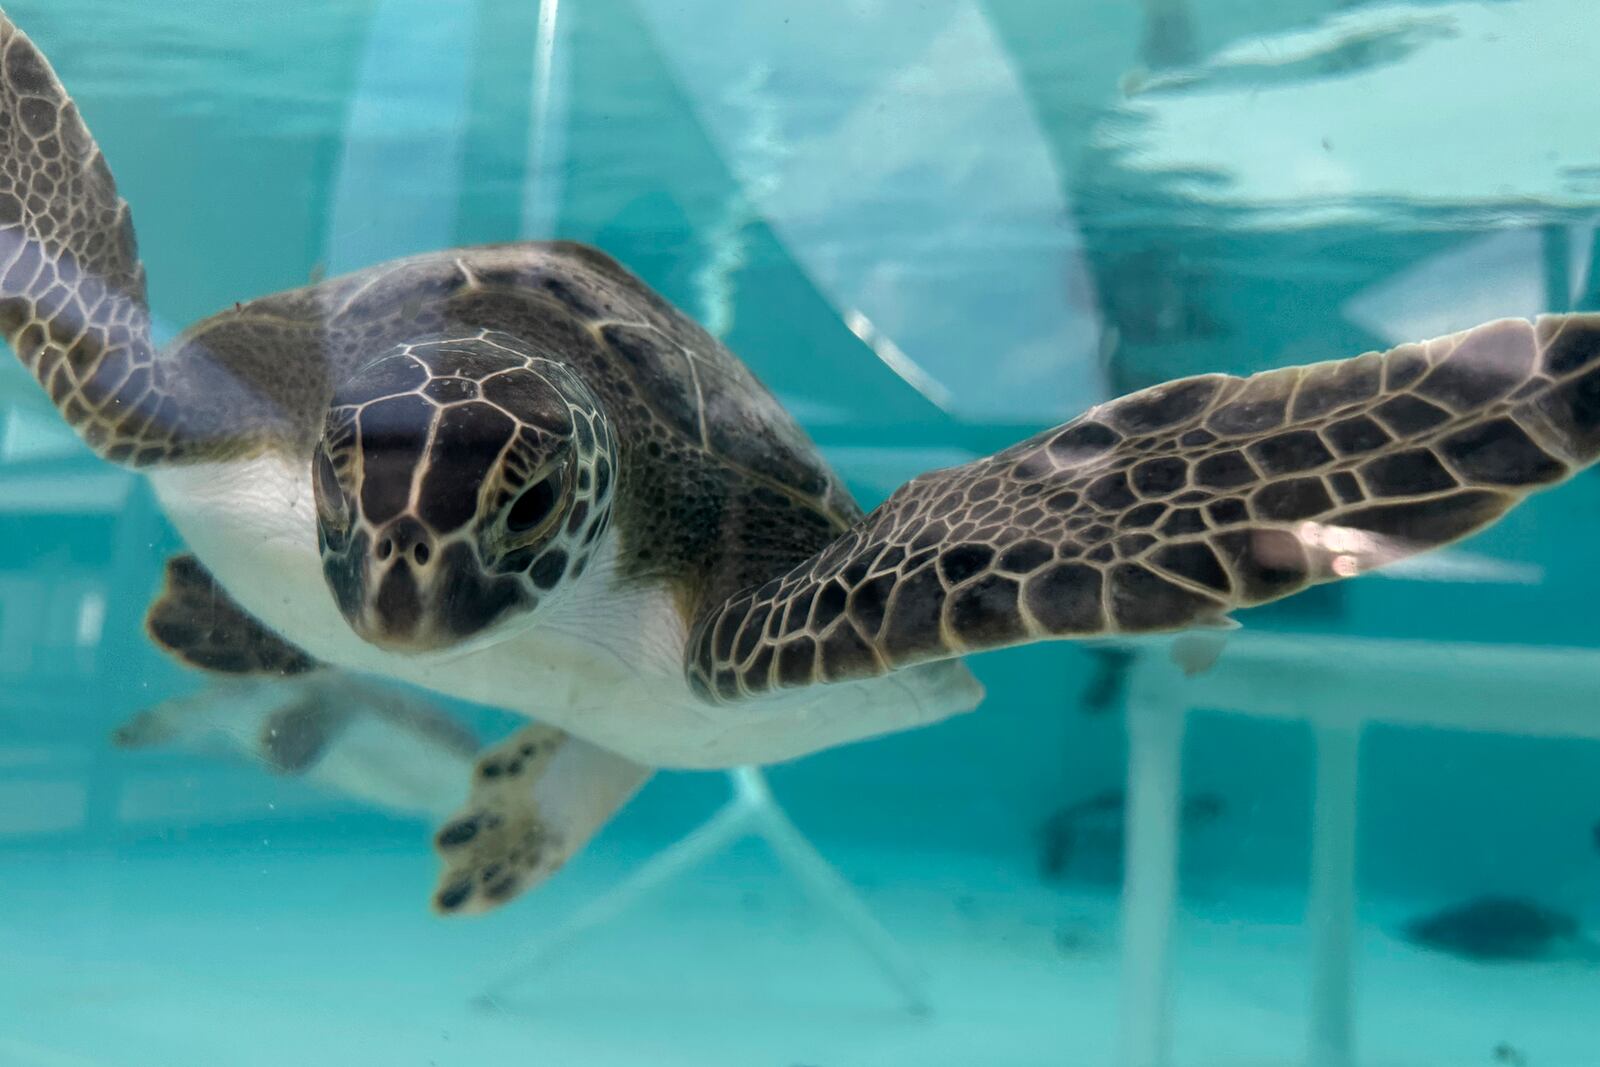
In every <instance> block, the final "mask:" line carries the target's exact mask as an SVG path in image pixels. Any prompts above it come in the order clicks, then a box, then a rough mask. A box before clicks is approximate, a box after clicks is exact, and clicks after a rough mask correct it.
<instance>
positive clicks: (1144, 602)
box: [0, 19, 1600, 913]
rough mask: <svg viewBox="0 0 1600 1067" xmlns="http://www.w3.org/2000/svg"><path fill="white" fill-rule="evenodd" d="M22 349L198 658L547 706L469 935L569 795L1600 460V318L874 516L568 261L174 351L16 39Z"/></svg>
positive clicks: (490, 831) (987, 467)
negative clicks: (179, 543) (108, 482)
mask: <svg viewBox="0 0 1600 1067" xmlns="http://www.w3.org/2000/svg"><path fill="white" fill-rule="evenodd" d="M0 330H3V332H4V334H5V336H6V338H7V339H8V340H9V342H10V343H11V345H12V347H13V348H14V349H15V350H16V353H17V355H18V356H19V357H20V358H21V360H22V362H23V364H24V365H25V366H26V367H27V368H28V370H30V371H31V372H32V373H33V375H34V376H35V377H36V378H37V379H38V381H39V382H40V384H41V385H42V386H43V387H44V388H45V390H46V391H47V392H48V393H49V395H50V397H51V398H52V399H53V400H54V402H55V404H56V407H57V408H58V409H59V411H60V412H61V415H62V417H63V418H65V419H66V420H67V422H68V423H70V424H71V425H72V426H73V427H74V428H75V429H76V430H77V432H78V433H79V434H80V435H81V436H82V438H83V440H85V441H86V442H87V443H88V444H89V445H90V446H91V447H92V448H93V449H94V450H95V451H96V452H98V453H99V454H100V455H101V456H103V457H104V458H106V459H107V460H110V461H112V462H116V463H120V464H124V465H126V466H129V467H132V468H135V469H138V470H140V471H143V472H145V473H147V474H148V476H149V478H150V481H151V483H152V484H153V486H154V489H155V492H156V493H157V495H158V497H159V499H160V501H161V503H162V505H163V507H164V509H165V511H166V512H167V514H168V516H169V517H170V518H171V520H172V522H173V523H174V524H175V526H176V527H177V528H178V530H179V532H180V533H181V534H182V535H183V536H184V538H185V540H186V541H187V542H188V545H189V547H190V550H191V551H192V552H193V554H194V557H195V558H194V560H193V561H191V562H190V563H188V564H186V565H184V566H180V567H175V568H173V569H172V570H171V571H170V572H169V579H168V585H167V588H166V589H165V590H164V591H163V593H162V595H161V596H160V598H159V599H158V601H157V602H156V604H155V606H154V607H153V608H152V609H151V617H150V627H149V628H150V631H151V633H152V635H153V636H154V638H155V639H156V640H157V641H158V642H160V643H161V644H162V645H164V646H165V647H167V648H169V649H171V650H172V651H173V652H174V653H175V654H177V655H178V656H180V657H182V658H184V659H185V660H187V661H188V662H191V663H194V664H196V665H198V666H201V667H204V668H207V669H210V670H214V671H221V672H231V673H235V674H240V673H242V674H249V673H252V672H268V673H284V672H287V673H291V674H293V673H309V672H313V671H316V670H319V669H325V668H326V666H327V665H331V666H333V667H336V668H339V669H343V670H350V671H356V672H366V673H371V674H376V675H382V676H386V677H390V678H394V679H399V680H402V681H408V682H412V683H416V684H418V685H421V686H424V687H429V688H432V689H435V690H439V691H442V692H445V693H447V694H450V695H453V696H456V697H461V698H466V699H470V700H475V701H480V702H483V703H487V704H492V705H498V706H501V707H505V708H509V709H513V710H515V711H517V712H521V713H524V714H526V715H528V716H529V717H532V718H536V719H537V720H538V725H534V726H531V727H528V728H527V729H526V730H525V731H523V732H521V733H518V734H514V735H513V736H512V737H510V738H508V739H506V740H505V741H503V742H501V743H500V744H499V745H498V746H496V747H495V748H494V749H492V750H490V751H489V752H488V753H487V754H486V755H485V756H484V757H483V758H482V760H481V761H480V762H479V764H478V766H477V769H476V771H475V773H474V776H473V785H472V793H471V797H470V799H469V800H468V802H467V805H466V808H465V810H464V811H463V812H462V813H461V814H460V815H459V816H457V817H456V818H454V819H452V820H450V821H449V822H447V823H446V824H445V825H444V826H443V827H442V828H441V830H440V831H439V833H438V835H437V838H436V844H437V846H438V847H439V849H440V852H441V854H442V856H443V858H444V865H445V871H444V875H443V878H442V880H441V882H440V885H439V888H438V890H437V891H436V893H435V895H434V901H435V904H436V906H437V907H438V908H439V909H440V910H441V911H445V912H455V913H461V912H470V911H479V910H483V909H485V908H488V907H491V906H493V905H495V904H497V903H500V902H502V901H504V900H507V899H509V898H510V897H512V896H513V895H515V894H516V893H517V892H518V891H519V890H521V889H522V888H525V887H526V886H528V885H530V884H532V883H533V882H535V881H537V880H538V879H539V878H540V877H542V876H543V875H545V874H547V873H548V872H549V871H550V870H551V869H553V867H554V866H555V865H557V864H558V863H559V862H560V859H561V858H564V857H565V856H566V855H569V854H570V853H571V852H572V850H573V849H575V848H576V847H579V846H581V844H582V836H583V834H584V833H586V832H588V831H587V830H578V831H571V832H567V836H563V833H564V831H562V830H561V829H559V828H557V827H558V824H553V823H552V822H551V821H550V820H549V819H548V817H547V816H546V814H545V811H546V806H547V805H548V804H550V803H552V802H553V801H552V800H551V799H550V798H559V799H560V800H561V801H562V802H563V803H568V804H571V805H574V806H576V807H577V808H581V809H582V810H583V811H584V812H586V813H587V814H586V816H585V818H584V819H574V820H571V821H570V825H575V826H587V825H590V824H592V825H598V822H599V821H600V820H603V818H604V817H605V815H606V814H608V813H609V812H610V810H611V809H613V808H614V807H616V806H617V805H618V804H620V803H622V802H623V800H625V799H626V798H627V797H628V796H629V795H630V794H631V793H632V791H633V790H634V789H636V788H637V787H638V785H639V784H640V782H642V781H643V780H644V778H645V776H646V775H647V774H648V773H649V772H648V768H650V767H654V766H663V765H670V766H679V767H723V766H728V765H731V764H740V763H766V762H772V761H776V760H783V759H788V758H791V757H796V756H800V755H803V754H806V753H809V752H812V751H814V750H817V749H820V748H824V747H827V746H830V745H837V744H840V743H843V742H847V741H851V740H854V739H858V738H863V737H867V736H870V735H874V734H882V733H885V732H887V731H893V730H902V729H906V728H909V727H915V726H920V725H923V724H927V723H932V722H935V721H938V720H940V719H943V718H946V717H948V716H950V715H953V714H955V713H958V712H962V711H966V710H968V709H970V708H972V707H974V706H975V705H976V704H977V703H978V701H979V699H980V697H981V695H982V690H981V689H980V687H979V685H978V684H977V682H976V681H975V680H974V679H973V677H972V676H971V675H970V674H969V673H968V672H967V670H966V668H965V667H964V666H962V664H961V662H960V659H959V657H960V656H961V655H962V654H964V653H969V652H977V651H981V650H984V649H991V648H998V647H1001V646H1005V645H1013V644H1017V643H1021V642H1027V641H1035V640H1041V639H1045V638H1090V637H1096V636H1100V637H1104V636H1107V635H1128V634H1143V633H1158V632H1168V631H1173V632H1176V631H1182V630H1186V629H1192V628H1196V627H1202V628H1203V627H1215V626H1219V625H1223V624H1224V621H1225V619H1226V617H1227V614H1228V612H1230V611H1232V610H1233V609H1235V608H1240V607H1247V606H1250V605H1255V604H1261V603H1265V602H1267V601H1271V600H1275V599H1277V598H1279V597H1283V596H1287V595H1289V594H1291V593H1294V592H1296V591H1298V590H1301V589H1304V588H1305V587H1307V586H1308V585H1311V584H1314V583H1317V582H1325V581H1332V580H1335V579H1338V578H1343V577H1349V576H1352V575H1355V574H1358V573H1360V572H1361V571H1363V570H1366V569H1370V568H1371V567H1374V566H1377V565H1378V564H1380V563H1382V562H1384V561H1386V560H1388V559H1391V558H1394V557H1396V556H1398V555H1404V554H1407V553H1411V552H1416V551H1421V550H1423V549H1427V548H1431V547H1434V546H1437V545H1441V544H1444V543H1447V542H1450V541H1454V540H1456V539H1458V538H1461V537H1464V536H1466V535H1467V534H1469V533H1472V532H1473V531H1475V530H1478V529H1480V528H1482V527H1484V526H1486V525H1488V524H1489V523H1491V522H1493V521H1494V520H1495V519H1497V518H1498V517H1499V516H1500V515H1502V514H1503V513H1504V512H1505V511H1506V510H1507V509H1508V508H1510V507H1511V506H1513V505H1514V504H1516V503H1517V502H1518V501H1519V500H1521V499H1522V497H1524V496H1525V495H1526V494H1528V493H1529V492H1531V491H1533V490H1535V489H1537V488H1540V487H1543V486H1547V485H1550V484H1553V483H1555V482H1559V481H1561V480H1563V479H1564V478H1566V477H1568V476H1569V475H1570V474H1572V473H1573V472H1574V471H1575V470H1577V469H1579V468H1581V467H1584V466H1586V465H1587V464H1589V463H1591V462H1592V461H1593V460H1594V459H1595V458H1596V454H1597V452H1600V318H1596V317H1592V316H1582V315H1573V316H1558V317H1546V318H1542V319H1540V320H1539V321H1538V322H1537V323H1528V322H1524V321H1500V322H1494V323H1490V324H1487V325H1484V326H1480V327H1478V328H1476V329H1472V330H1468V331H1466V332H1463V333H1458V334H1454V335H1452V336H1449V337H1444V338H1440V339H1438V340H1434V341H1430V342H1427V343H1424V344H1408V345H1402V346H1400V347H1398V348H1396V349H1394V350H1392V351H1390V352H1387V353H1368V354H1366V355H1362V356H1358V357H1355V358H1352V359H1348V360H1343V361H1339V362H1332V363H1324V364H1318V365H1314V366H1307V367H1297V368H1289V369H1286V370H1278V371H1271V372H1267V373H1262V374H1257V375H1254V376H1252V377H1248V378H1237V377H1229V376H1226V375H1220V374H1211V375H1202V376H1199V377H1193V378H1186V379H1183V380H1179V381H1174V382H1169V383H1167V384H1164V385H1159V386H1156V387H1153V388H1150V389H1145V390H1143V391H1141V392H1138V393H1134V394H1132V395H1129V396H1125V397H1123V398H1121V399H1118V400H1113V401H1110V402H1108V403H1105V404H1101V405H1099V406H1097V407H1095V408H1093V409H1092V410H1090V411H1088V412H1087V413H1085V414H1084V415H1082V416H1080V417H1079V418H1077V419H1074V420H1073V421H1071V422H1069V423H1067V424H1065V425H1064V426H1062V427H1058V428H1055V429H1051V430H1047V431H1045V432H1043V433H1040V434H1038V435H1037V436H1035V437H1032V438H1030V439H1028V440H1026V441H1023V442H1021V443H1020V444H1017V445H1015V446H1013V447H1011V448H1007V449H1005V450H1004V451H1002V452H999V453H997V454H995V455H992V456H988V457H986V458H983V459H980V460H977V461H975V462H972V463H968V464H966V465H965V466H961V467H955V468H951V469H948V470H940V471H933V472H930V473H927V474H923V475H921V476H919V477H917V478H915V479H913V480H912V481H911V482H909V483H907V484H906V485H905V486H903V487H901V488H900V489H899V490H897V491H896V492H895V493H894V494H893V495H892V496H891V497H890V498H889V499H888V500H887V501H886V502H885V503H884V504H882V505H881V506H880V507H878V508H877V509H876V510H875V511H873V512H871V513H870V514H864V513H863V512H862V510H861V509H860V508H858V507H857V505H856V504H855V502H854V501H853V500H851V498H850V496H849V494H848V493H847V492H846V491H845V489H844V487H843V486H842V484H841V483H840V481H839V479H838V478H837V477H836V476H835V475H834V474H833V472H832V471H830V470H829V468H828V467H827V466H826V464H825V463H824V462H823V461H822V459H821V458H820V457H819V456H818V454H817V452H816V450H815V449H814V448H813V446H812V445H811V444H810V442H809V441H808V439H807V438H806V436H805V434H804V433H803V432H802V431H801V429H800V427H799V426H798V425H797V424H796V423H795V421H794V420H793V419H792V418H791V417H790V416H789V415H788V414H786V413H785V412H784V411H783V409H782V408H781V407H780V406H779V404H778V403H777V401H776V400H775V399H774V398H773V396H772V395H771V394H770V393H768V392H767V391H766V390H765V389H764V388H763V387H762V386H761V385H760V384H759V383H758V382H757V381H756V379H755V377H754V376H753V375H752V374H751V372H750V371H749V370H748V369H747V368H746V367H745V366H744V365H743V364H742V363H740V362H739V361H738V360H737V359H736V358H735V357H734V356H733V355H732V354H731V353H729V352H728V351H727V349H725V348H724V347H723V346H722V345H721V344H719V343H717V342H716V341H715V340H714V339H713V338H711V337H710V336H709V335H708V334H707V333H706V332H705V331H703V330H702V329H700V328H699V327H698V326H696V325H695V324H694V323H693V322H691V321H690V320H689V319H688V318H687V317H685V316H684V315H682V314H681V313H680V312H678V311H677V310H675V309H674V308H673V307H672V306H671V305H669V304H668V303H667V302H666V301H665V300H663V299H662V298H661V297H659V296H657V295H656V294H655V293H654V292H652V291H651V290H650V288H649V287H648V286H646V285H645V284H644V283H643V282H642V281H640V280H639V279H637V278H636V277H634V276H633V275H632V274H630V273H629V272H628V271H626V270H625V269H624V268H622V267H621V266H619V265H618V264H617V263H616V262H615V261H613V260H612V259H610V258H609V257H607V256H606V255H604V254H603V253H601V252H598V251H596V250H594V249H592V248H587V247H583V246H580V245H576V244H570V243H562V242H548V243H519V244H501V245H492V246H486V247H476V248H460V249H455V250H452V251H446V252H438V253H433V254H429V255H420V256H415V257H412V258H408V259H403V260H400V261H397V262H393V263H387V264H383V265H381V266H377V267H372V268H369V269H367V270H363V271H360V272H359V273H356V274H352V275H347V276H344V277H337V278H329V279H327V280H324V281H321V282H319V283H318V284H315V285H312V286H309V287H306V288H301V289H296V290H293V291H290V292H285V293H279V294H277V295H273V296H268V297H263V298H260V299H256V300H251V301H249V302H247V303H242V304H238V305H235V306H233V307H230V308H227V309H225V310H224V311H222V312H221V313H219V314H217V315H214V316H213V317H211V318H209V319H206V320H204V321H203V322H200V323H198V324H196V325H194V326H192V327H190V328H189V329H188V330H186V331H185V332H184V333H183V334H182V335H180V336H179V337H178V338H176V339H175V340H174V341H173V342H172V344H171V345H170V346H168V347H167V348H166V349H165V350H164V351H162V352H160V353H157V352H156V350H155V349H154V347H153V345H152V342H151V338H150V325H149V314H148V310H147V307H146V298H145V279H144V271H143V269H142V268H141V266H140V264H139V261H138V257H137V254H136V248H135V241H134V233H133V226H132V223H131V220H130V217H129V212H128V208H127V205H126V204H125V203H124V202H123V201H122V200H121V199H120V198H119V196H118V194H117V191H116V188H115V186H114V183H113V181H112V177H111V173H110V170H109V169H108V167H107V165H106V162H105V160H104V159H103V157H102V156H101V153H100V151H99V150H98V148H97V147H96V145H95V143H94V141H93V140H92V139H91V137H90V134H89V132H88V130H87V129H86V128H85V126H84V124H83V122H82V120H81V119H80V117H79V114H78V110H77V108H76V107H75V106H74V105H73V104H72V102H71V100H70V99H69V98H68V96H67V94H66V92H65V90H64V89H63V88H62V87H61V85H60V83H59V82H58V80H57V78H56V76H55V74H54V72H53V71H52V70H51V68H50V66H49V65H48V63H47V62H46V61H45V59H44V57H43V56H41V55H40V53H39V52H38V51H37V50H36V49H35V47H34V46H33V44H32V43H30V41H29V40H28V38H27V37H25V36H24V35H23V34H22V33H21V32H19V31H18V30H17V29H16V27H15V26H13V25H12V24H11V23H10V22H9V21H6V20H3V19H0ZM536 790H537V792H538V795H537V796H536ZM541 797H542V798H543V799H540V798H541Z"/></svg>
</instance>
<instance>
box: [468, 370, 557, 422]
mask: <svg viewBox="0 0 1600 1067" xmlns="http://www.w3.org/2000/svg"><path fill="white" fill-rule="evenodd" d="M483 396H484V399H485V400H490V401H492V402H494V403H496V404H498V405H500V407H502V408H504V409H505V410H506V411H508V412H510V413H511V415H513V416H514V417H516V418H518V419H521V420H522V421H523V422H527V423H532V424H533V425H534V426H537V427H539V428H540V429H542V430H547V431H548V432H550V433H553V434H556V435H558V436H562V437H565V436H566V435H567V434H570V433H571V432H572V413H571V410H570V409H569V408H568V407H567V402H566V401H565V400H564V399H562V397H561V394H560V393H559V392H557V391H556V388H555V386H553V385H551V384H550V383H549V382H548V381H546V380H545V379H544V377H543V376H542V375H540V374H537V373H535V372H534V371H531V370H509V371H505V372H503V373H500V374H496V375H494V376H492V377H490V378H487V379H485V380H484V383H483Z"/></svg>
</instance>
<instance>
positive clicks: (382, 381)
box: [330, 355, 428, 407]
mask: <svg viewBox="0 0 1600 1067" xmlns="http://www.w3.org/2000/svg"><path fill="white" fill-rule="evenodd" d="M427 380H428V372H427V371H426V370H424V369H423V368H422V365H421V364H419V363H418V362H417V361H416V360H414V359H412V358H411V357H410V356H407V355H393V356H385V357H384V358H383V359H380V360H378V361H377V362H376V363H374V364H372V365H371V366H370V367H367V368H365V369H364V370H362V371H361V373H359V374H357V375H356V376H355V377H354V378H352V379H351V380H350V381H349V382H346V383H345V384H344V385H342V386H340V387H339V388H338V389H336V390H334V393H333V403H332V404H331V405H330V406H332V407H343V406H346V405H359V404H366V403H369V402H371V401H373V400H381V399H383V398H384V397H389V396H399V395H400V394H402V393H410V392H413V391H415V390H416V389H417V388H419V387H420V386H421V385H422V384H423V383H424V382H426V381H427Z"/></svg>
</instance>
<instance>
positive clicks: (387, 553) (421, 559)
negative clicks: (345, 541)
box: [351, 515, 455, 652]
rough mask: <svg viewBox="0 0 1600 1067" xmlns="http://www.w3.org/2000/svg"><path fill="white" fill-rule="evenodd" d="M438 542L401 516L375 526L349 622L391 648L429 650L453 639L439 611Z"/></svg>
mask: <svg viewBox="0 0 1600 1067" xmlns="http://www.w3.org/2000/svg"><path fill="white" fill-rule="evenodd" d="M438 555H439V551H438V547H437V545H436V544H435V542H434V538H433V535H432V534H430V533H429V532H428V529H427V527H425V526H423V525H422V523H420V522H418V521H417V520H416V519H414V518H412V517H411V516H409V515H403V516H401V517H400V518H398V519H395V520H394V521H393V522H391V523H389V524H388V525H387V526H386V527H384V528H383V529H382V530H380V531H379V533H378V537H377V543H376V544H374V545H373V547H372V550H371V552H370V553H369V554H368V558H367V560H366V564H367V566H366V571H367V574H366V577H367V581H366V582H365V583H364V584H365V587H366V590H367V594H368V595H367V596H366V597H365V598H363V603H362V605H361V610H360V612H359V613H358V614H357V616H356V617H355V618H353V619H352V620H351V624H352V625H353V626H354V627H355V631H356V633H357V634H359V635H360V636H361V637H362V638H363V639H364V640H366V641H369V642H371V643H372V644H374V645H377V646H378V647H379V648H385V649H389V650H391V651H394V652H430V651H433V650H434V649H438V648H443V647H445V646H447V645H451V644H454V643H455V638H454V637H453V636H452V635H450V634H449V633H448V632H446V630H445V629H444V627H441V626H438V625H436V620H437V619H438V613H437V612H434V611H430V610H429V605H430V603H431V602H432V601H434V600H435V599H436V597H435V596H434V592H435V588H436V586H437V585H438V577H439V570H440V567H439V560H438Z"/></svg>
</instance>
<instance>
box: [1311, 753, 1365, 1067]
mask: <svg viewBox="0 0 1600 1067" xmlns="http://www.w3.org/2000/svg"><path fill="white" fill-rule="evenodd" d="M1316 745H1317V756H1316V758H1317V771H1316V774H1317V784H1316V806H1315V809H1314V815H1313V818H1314V820H1315V822H1314V825H1313V830H1312V838H1311V892H1310V895H1309V899H1308V901H1307V905H1306V925H1307V926H1308V927H1309V928H1310V930H1311V1019H1310V1022H1311V1034H1310V1049H1309V1056H1308V1058H1307V1063H1308V1065H1309V1067H1350V1065H1351V1063H1353V1062H1354V1054H1353V1046H1354V1041H1353V1035H1354V1023H1355V1012H1354V965H1353V964H1354V940H1355V874H1356V786H1357V774H1358V771H1359V757H1360V748H1361V733H1360V728H1359V727H1351V726H1318V727H1317V728H1316Z"/></svg>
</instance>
